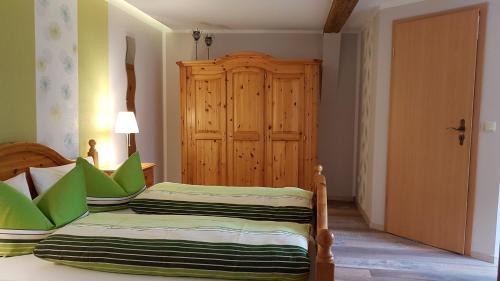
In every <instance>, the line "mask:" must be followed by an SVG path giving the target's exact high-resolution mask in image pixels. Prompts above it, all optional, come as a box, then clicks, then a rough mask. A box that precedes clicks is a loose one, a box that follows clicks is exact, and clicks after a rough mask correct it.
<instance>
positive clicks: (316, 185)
mask: <svg viewBox="0 0 500 281" xmlns="http://www.w3.org/2000/svg"><path fill="white" fill-rule="evenodd" d="M89 145H90V149H89V151H88V153H87V155H88V156H91V157H92V158H93V159H94V163H95V164H96V166H97V165H98V163H99V157H98V152H97V150H96V149H95V146H96V142H95V141H94V140H90V141H89ZM74 162H75V161H74V160H69V159H66V158H65V157H63V156H62V155H61V154H59V153H58V152H56V151H55V150H53V149H51V148H49V147H47V146H45V145H42V144H38V143H25V142H17V143H5V144H0V180H6V179H9V178H11V177H14V176H16V175H18V174H21V173H23V172H26V178H27V180H28V184H29V186H30V193H31V196H32V197H33V198H35V197H36V196H37V194H36V190H35V188H34V185H33V181H32V180H31V176H30V174H29V169H28V168H29V167H54V166H61V165H66V164H71V163H74ZM322 170H323V168H322V167H321V165H318V166H316V167H315V169H314V176H313V190H311V191H312V192H314V200H315V209H316V228H315V229H314V231H315V238H316V261H315V263H316V264H315V266H316V270H315V273H316V278H315V280H316V281H334V280H335V278H334V272H335V263H334V260H333V255H332V250H331V249H332V246H333V242H334V238H333V234H332V233H331V232H330V230H328V205H327V204H328V203H327V193H326V178H325V176H323V174H322V173H321V172H322Z"/></svg>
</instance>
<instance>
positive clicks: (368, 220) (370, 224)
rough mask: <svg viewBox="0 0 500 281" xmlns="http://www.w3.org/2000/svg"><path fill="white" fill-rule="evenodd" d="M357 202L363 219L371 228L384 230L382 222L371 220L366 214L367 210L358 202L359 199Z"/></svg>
mask: <svg viewBox="0 0 500 281" xmlns="http://www.w3.org/2000/svg"><path fill="white" fill-rule="evenodd" d="M355 202H356V207H358V210H359V212H360V213H361V216H362V217H363V220H364V221H365V222H366V224H367V225H368V227H369V228H371V229H375V230H378V231H384V226H383V225H381V224H377V223H374V222H372V221H371V220H370V218H369V217H368V216H367V215H366V213H365V210H363V208H361V206H360V205H359V204H358V201H355Z"/></svg>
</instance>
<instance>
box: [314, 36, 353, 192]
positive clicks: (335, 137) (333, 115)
mask: <svg viewBox="0 0 500 281" xmlns="http://www.w3.org/2000/svg"><path fill="white" fill-rule="evenodd" d="M328 36H332V38H333V39H330V37H328ZM358 37H359V36H358V34H353V33H346V34H342V36H341V38H339V36H338V35H327V36H325V39H324V41H323V42H324V43H323V46H324V47H323V59H324V60H325V62H324V63H323V94H324V95H323V97H322V100H321V102H322V106H321V108H320V116H321V120H323V122H321V123H320V132H319V152H320V155H319V160H320V163H322V164H323V165H324V166H325V167H326V168H325V175H326V177H327V179H328V180H329V181H328V187H329V193H328V197H329V198H330V199H335V200H342V201H352V200H353V195H354V194H353V190H354V183H355V182H354V178H355V175H354V174H355V163H356V161H355V156H354V155H355V149H356V140H355V137H356V133H357V132H356V125H357V124H356V110H357V108H356V107H357V96H358V93H357V90H358V89H357V83H358V79H357V76H358V63H357V62H358V53H359V49H358ZM331 41H334V42H333V46H332V43H331ZM339 41H340V42H339ZM339 43H340V46H339ZM326 50H328V52H327V51H326ZM335 58H338V59H335ZM337 68H338V69H337ZM337 72H338V73H337Z"/></svg>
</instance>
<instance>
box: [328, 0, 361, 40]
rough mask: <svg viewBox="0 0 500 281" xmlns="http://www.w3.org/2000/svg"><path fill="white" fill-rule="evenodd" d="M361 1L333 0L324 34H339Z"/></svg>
mask: <svg viewBox="0 0 500 281" xmlns="http://www.w3.org/2000/svg"><path fill="white" fill-rule="evenodd" d="M358 1H359V0H333V2H332V7H331V8H330V13H329V14H328V18H327V19H326V22H325V27H324V28H323V32H324V33H332V32H333V33H339V32H340V30H342V27H343V26H344V24H345V23H346V21H347V19H348V18H349V16H350V15H351V13H352V11H353V10H354V7H356V4H358Z"/></svg>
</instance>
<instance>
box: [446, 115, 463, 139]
mask: <svg viewBox="0 0 500 281" xmlns="http://www.w3.org/2000/svg"><path fill="white" fill-rule="evenodd" d="M446 129H447V130H448V131H454V132H458V133H459V134H458V143H459V144H460V145H464V141H465V119H460V126H458V127H457V128H454V127H449V128H446Z"/></svg>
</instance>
